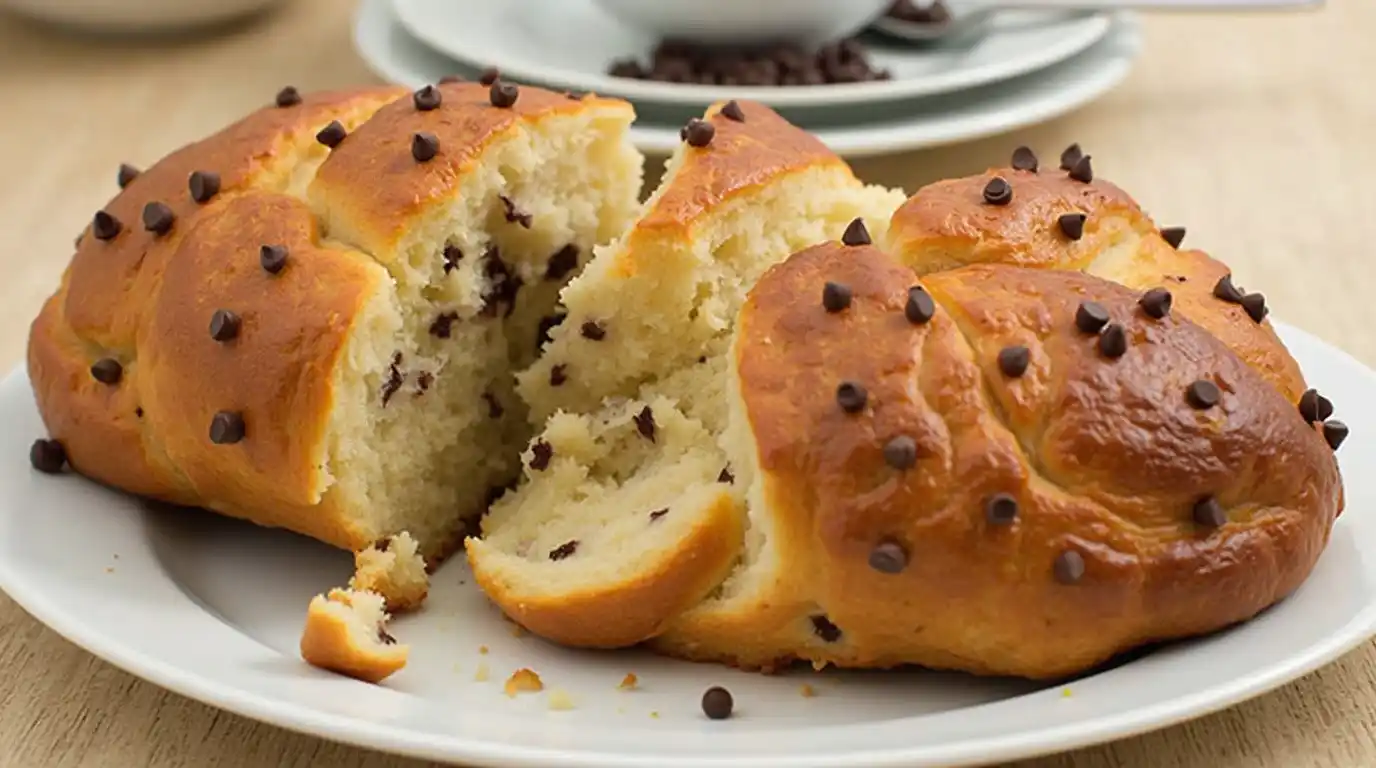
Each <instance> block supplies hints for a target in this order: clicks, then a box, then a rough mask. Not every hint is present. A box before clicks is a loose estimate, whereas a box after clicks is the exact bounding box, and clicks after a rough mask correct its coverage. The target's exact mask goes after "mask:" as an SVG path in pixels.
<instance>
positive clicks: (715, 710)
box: [702, 685, 735, 720]
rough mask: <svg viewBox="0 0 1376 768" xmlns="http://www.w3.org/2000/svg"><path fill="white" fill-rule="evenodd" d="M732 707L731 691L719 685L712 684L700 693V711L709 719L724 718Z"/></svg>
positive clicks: (733, 705)
mask: <svg viewBox="0 0 1376 768" xmlns="http://www.w3.org/2000/svg"><path fill="white" fill-rule="evenodd" d="M734 707H735V701H734V700H733V699H732V698H731V692H730V691H728V690H726V689H725V688H723V687H721V686H720V685H714V686H712V687H711V688H708V689H707V691H706V692H705V693H703V694H702V713H703V714H704V715H707V717H708V718H709V719H711V720H725V719H726V718H728V717H730V716H731V710H732V709H733V708H734Z"/></svg>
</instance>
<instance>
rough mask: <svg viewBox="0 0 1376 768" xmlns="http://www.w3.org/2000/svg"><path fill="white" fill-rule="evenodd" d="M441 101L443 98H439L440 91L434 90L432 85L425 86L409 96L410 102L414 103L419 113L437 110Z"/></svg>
mask: <svg viewBox="0 0 1376 768" xmlns="http://www.w3.org/2000/svg"><path fill="white" fill-rule="evenodd" d="M443 101H444V97H442V96H440V89H438V88H436V87H435V86H433V85H427V86H425V87H424V88H422V89H420V90H419V91H416V92H415V93H413V94H411V102H412V103H414V104H415V105H416V109H417V110H419V111H421V112H429V111H430V110H432V109H439V108H440V103H441V102H443Z"/></svg>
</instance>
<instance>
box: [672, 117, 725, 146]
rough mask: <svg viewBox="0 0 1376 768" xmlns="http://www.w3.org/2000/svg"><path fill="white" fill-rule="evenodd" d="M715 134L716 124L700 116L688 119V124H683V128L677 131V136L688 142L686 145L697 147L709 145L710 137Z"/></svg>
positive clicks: (713, 136)
mask: <svg viewBox="0 0 1376 768" xmlns="http://www.w3.org/2000/svg"><path fill="white" fill-rule="evenodd" d="M716 135H717V128H716V126H714V125H712V124H711V123H709V122H707V121H706V120H703V119H702V118H700V117H695V118H693V119H692V120H689V121H688V124H687V125H685V126H683V129H682V130H680V131H679V137H680V138H682V139H683V140H684V141H686V142H688V146H690V147H697V148H698V149H702V148H703V147H706V146H708V145H710V144H711V143H712V139H713V138H715V137H716Z"/></svg>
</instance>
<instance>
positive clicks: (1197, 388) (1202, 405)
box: [1185, 379, 1223, 411]
mask: <svg viewBox="0 0 1376 768" xmlns="http://www.w3.org/2000/svg"><path fill="white" fill-rule="evenodd" d="M1222 397H1223V393H1222V392H1220V391H1219V389H1218V385H1217V384H1215V383H1213V382H1212V381H1209V380H1207V379H1199V380H1198V381H1192V382H1190V385H1189V386H1188V387H1185V401H1186V402H1188V403H1189V404H1190V407H1191V408H1195V409H1196V410H1200V411H1204V410H1208V409H1209V408H1212V407H1214V406H1215V405H1218V401H1219V400H1220V399H1221V398H1222Z"/></svg>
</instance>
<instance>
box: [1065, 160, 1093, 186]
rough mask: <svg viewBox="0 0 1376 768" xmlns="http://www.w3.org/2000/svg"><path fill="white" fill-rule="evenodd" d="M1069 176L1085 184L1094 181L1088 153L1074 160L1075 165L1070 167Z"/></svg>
mask: <svg viewBox="0 0 1376 768" xmlns="http://www.w3.org/2000/svg"><path fill="white" fill-rule="evenodd" d="M1070 178H1072V179H1074V180H1076V181H1079V182H1083V183H1085V184H1088V183H1090V182H1091V181H1094V167H1093V166H1092V165H1090V162H1089V155H1085V156H1084V157H1081V158H1080V159H1079V160H1077V161H1075V167H1073V168H1071V169H1070Z"/></svg>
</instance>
